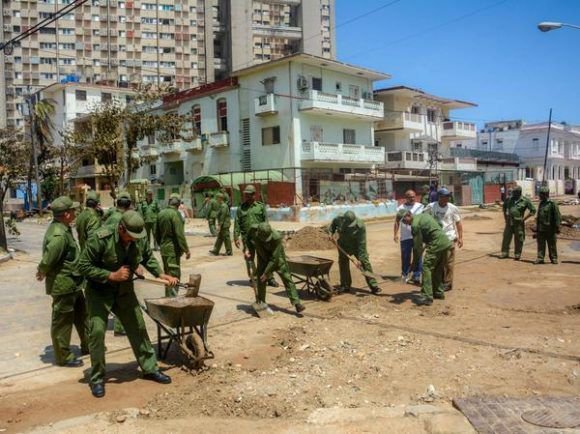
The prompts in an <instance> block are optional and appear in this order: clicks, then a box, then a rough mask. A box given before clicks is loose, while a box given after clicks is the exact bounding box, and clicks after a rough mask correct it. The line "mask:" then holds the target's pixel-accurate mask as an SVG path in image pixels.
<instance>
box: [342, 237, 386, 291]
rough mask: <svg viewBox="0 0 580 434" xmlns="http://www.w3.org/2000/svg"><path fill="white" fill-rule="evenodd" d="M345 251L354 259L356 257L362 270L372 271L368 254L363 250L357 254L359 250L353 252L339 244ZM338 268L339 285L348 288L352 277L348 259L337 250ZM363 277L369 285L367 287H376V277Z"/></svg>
mask: <svg viewBox="0 0 580 434" xmlns="http://www.w3.org/2000/svg"><path fill="white" fill-rule="evenodd" d="M340 247H341V248H342V249H343V250H344V251H345V252H346V253H348V254H349V255H351V256H354V257H355V258H356V259H358V260H359V261H360V263H361V265H362V269H363V270H364V271H369V272H371V273H372V272H373V267H372V266H371V261H370V260H369V255H368V253H367V252H363V253H362V254H359V252H358V251H357V252H354V251H352V250H349V249H348V248H347V247H345V246H340ZM338 269H339V271H340V286H342V287H343V288H350V287H351V286H352V277H351V275H350V260H349V259H348V256H346V255H345V254H344V253H343V252H342V251H340V250H339V251H338ZM365 279H366V281H367V285H368V286H369V288H376V287H377V281H376V279H374V278H372V277H367V276H365Z"/></svg>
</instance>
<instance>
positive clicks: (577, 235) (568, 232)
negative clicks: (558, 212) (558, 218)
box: [526, 216, 580, 240]
mask: <svg viewBox="0 0 580 434" xmlns="http://www.w3.org/2000/svg"><path fill="white" fill-rule="evenodd" d="M571 223H572V224H573V225H578V224H579V223H580V219H578V218H577V217H574V216H562V225H561V226H560V234H559V235H558V238H563V239H568V240H580V229H578V228H577V227H574V226H572V225H571ZM535 230H536V219H529V220H528V221H527V222H526V235H528V236H532V235H534V234H535Z"/></svg>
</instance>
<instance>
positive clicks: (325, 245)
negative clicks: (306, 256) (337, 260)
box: [286, 226, 335, 250]
mask: <svg viewBox="0 0 580 434" xmlns="http://www.w3.org/2000/svg"><path fill="white" fill-rule="evenodd" d="M334 248H335V246H334V244H333V243H332V241H330V240H329V239H328V232H326V228H324V227H314V226H306V227H304V228H302V229H300V230H299V231H297V232H295V233H293V234H291V235H288V240H287V243H286V249H288V250H330V249H334Z"/></svg>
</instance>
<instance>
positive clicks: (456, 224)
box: [424, 188, 463, 291]
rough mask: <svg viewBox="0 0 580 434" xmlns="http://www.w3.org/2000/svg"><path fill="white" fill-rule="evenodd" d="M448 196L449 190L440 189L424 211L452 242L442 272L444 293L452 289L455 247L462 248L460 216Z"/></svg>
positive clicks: (449, 194)
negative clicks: (435, 200) (435, 198)
mask: <svg viewBox="0 0 580 434" xmlns="http://www.w3.org/2000/svg"><path fill="white" fill-rule="evenodd" d="M450 196H451V193H450V192H449V190H447V189H446V188H441V189H440V190H439V191H438V192H437V202H433V203H430V204H429V205H428V206H426V207H425V211H424V212H428V213H430V214H431V215H432V216H433V217H434V218H435V220H437V221H438V222H439V224H440V225H441V227H442V228H443V232H444V233H445V235H447V238H449V240H450V241H452V242H453V247H451V249H449V254H448V256H447V263H446V264H445V267H444V271H443V273H444V274H443V285H444V287H445V291H450V290H451V289H453V268H454V263H455V246H457V247H459V248H461V247H463V224H462V223H461V215H460V214H459V208H457V207H456V206H455V205H453V204H452V203H449V198H450Z"/></svg>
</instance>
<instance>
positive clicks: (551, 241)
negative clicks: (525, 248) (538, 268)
mask: <svg viewBox="0 0 580 434" xmlns="http://www.w3.org/2000/svg"><path fill="white" fill-rule="evenodd" d="M536 239H537V241H538V259H539V260H540V261H543V260H544V257H545V256H546V244H547V245H548V255H550V261H552V262H556V261H557V260H558V249H557V247H558V246H557V241H556V240H557V235H556V232H555V231H538V232H537V233H536Z"/></svg>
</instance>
